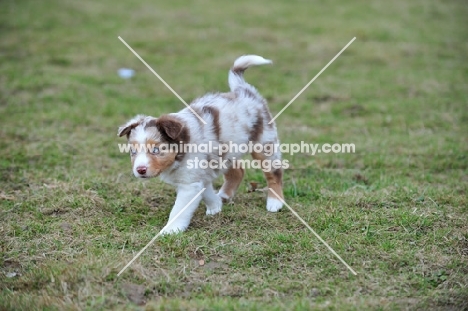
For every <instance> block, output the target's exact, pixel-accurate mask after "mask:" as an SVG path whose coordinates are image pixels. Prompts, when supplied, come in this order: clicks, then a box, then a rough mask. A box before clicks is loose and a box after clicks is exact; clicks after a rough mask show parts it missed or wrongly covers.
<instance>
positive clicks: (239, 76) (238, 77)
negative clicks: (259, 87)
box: [229, 55, 272, 91]
mask: <svg viewBox="0 0 468 311" xmlns="http://www.w3.org/2000/svg"><path fill="white" fill-rule="evenodd" d="M271 63H272V61H271V60H269V59H265V58H263V57H261V56H258V55H243V56H241V57H239V58H238V59H236V61H235V62H234V65H233V66H232V68H231V70H230V71H229V87H230V88H231V91H234V90H235V89H236V88H237V87H238V86H239V85H241V84H244V83H246V82H245V80H244V71H245V70H246V69H247V68H249V67H251V66H258V65H266V64H271Z"/></svg>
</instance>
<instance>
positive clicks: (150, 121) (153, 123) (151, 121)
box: [145, 119, 157, 130]
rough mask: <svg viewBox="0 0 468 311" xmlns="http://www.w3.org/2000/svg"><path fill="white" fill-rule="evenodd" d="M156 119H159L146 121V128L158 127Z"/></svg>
mask: <svg viewBox="0 0 468 311" xmlns="http://www.w3.org/2000/svg"><path fill="white" fill-rule="evenodd" d="M156 120H157V119H151V120H149V121H148V122H146V124H145V130H146V129H147V128H148V127H156V128H157V126H156Z"/></svg>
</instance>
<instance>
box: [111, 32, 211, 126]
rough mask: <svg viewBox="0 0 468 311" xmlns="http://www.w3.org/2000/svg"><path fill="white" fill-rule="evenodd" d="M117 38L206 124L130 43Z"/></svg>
mask: <svg viewBox="0 0 468 311" xmlns="http://www.w3.org/2000/svg"><path fill="white" fill-rule="evenodd" d="M118 38H119V40H120V41H122V43H123V44H125V46H126V47H127V48H128V49H129V50H130V51H132V53H133V54H135V56H136V57H137V58H138V59H139V60H140V61H141V62H142V63H143V64H144V65H145V66H146V67H148V69H149V70H150V71H151V72H152V73H153V74H154V75H155V76H156V77H157V78H158V79H159V80H161V82H162V83H163V84H164V85H165V86H166V87H167V88H168V89H169V90H170V91H171V92H172V93H174V95H175V96H176V97H177V98H178V99H180V101H181V102H182V103H184V105H185V106H187V108H188V109H190V111H191V112H192V113H193V114H194V115H195V116H196V117H197V118H198V119H200V121H202V123H203V124H206V121H205V120H203V118H202V117H200V116H199V115H198V113H196V112H195V110H193V109H192V107H190V106H189V104H187V103H186V102H185V100H184V99H183V98H182V97H180V96H179V94H177V92H176V91H174V89H172V87H171V86H170V85H169V84H167V83H166V81H164V79H163V78H161V76H160V75H158V73H157V72H156V71H154V70H153V68H151V66H150V65H148V64H147V63H146V62H145V60H144V59H143V58H141V57H140V55H138V53H137V52H135V50H133V49H132V47H131V46H130V45H128V44H127V42H125V40H124V39H122V38H121V37H120V36H119V37H118Z"/></svg>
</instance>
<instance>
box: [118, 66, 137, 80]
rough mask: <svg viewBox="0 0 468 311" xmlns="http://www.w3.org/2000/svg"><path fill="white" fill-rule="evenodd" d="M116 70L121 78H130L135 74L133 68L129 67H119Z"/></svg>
mask: <svg viewBox="0 0 468 311" xmlns="http://www.w3.org/2000/svg"><path fill="white" fill-rule="evenodd" d="M117 72H118V74H119V77H121V78H122V79H130V78H131V77H133V76H134V75H135V70H133V69H129V68H120V69H119V70H118V71H117Z"/></svg>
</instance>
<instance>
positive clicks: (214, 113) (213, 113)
mask: <svg viewBox="0 0 468 311" xmlns="http://www.w3.org/2000/svg"><path fill="white" fill-rule="evenodd" d="M202 110H203V112H204V113H207V114H211V116H212V117H213V133H214V134H215V135H216V140H219V137H220V135H221V125H220V124H219V110H218V109H216V108H214V107H209V106H205V107H203V109H202Z"/></svg>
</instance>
